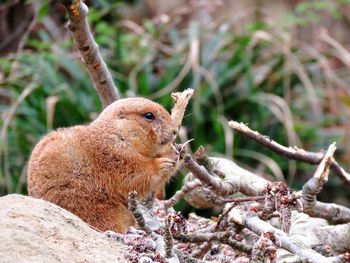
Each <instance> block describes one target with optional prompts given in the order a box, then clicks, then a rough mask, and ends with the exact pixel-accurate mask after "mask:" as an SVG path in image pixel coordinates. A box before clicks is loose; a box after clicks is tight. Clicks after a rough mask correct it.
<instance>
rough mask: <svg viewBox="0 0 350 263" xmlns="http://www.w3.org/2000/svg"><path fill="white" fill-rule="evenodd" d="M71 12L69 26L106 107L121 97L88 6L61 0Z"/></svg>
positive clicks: (79, 1) (77, 1)
mask: <svg viewBox="0 0 350 263" xmlns="http://www.w3.org/2000/svg"><path fill="white" fill-rule="evenodd" d="M61 3H62V4H63V5H64V6H65V8H66V10H67V13H68V14H69V25H68V28H69V30H70V31H71V32H72V35H73V39H74V42H75V44H76V46H77V48H78V49H79V51H80V54H81V55H82V57H83V62H84V63H85V65H86V67H87V69H88V71H89V74H90V77H91V79H92V81H93V83H94V87H95V89H96V90H97V93H98V95H99V96H100V99H101V101H102V103H103V106H104V107H106V106H108V105H109V104H111V103H112V102H114V101H116V100H118V99H119V98H120V96H119V92H118V89H117V88H116V86H115V85H114V82H113V79H112V76H111V73H110V72H109V70H108V68H107V66H106V63H105V62H104V60H103V58H102V56H101V54H100V52H99V50H98V45H97V43H96V42H95V40H94V38H93V36H92V34H91V31H90V27H89V24H88V22H87V19H86V17H87V14H88V11H89V10H88V7H87V6H86V5H85V4H84V3H83V2H82V1H81V0H61Z"/></svg>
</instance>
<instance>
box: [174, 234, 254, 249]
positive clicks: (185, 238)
mask: <svg viewBox="0 0 350 263" xmlns="http://www.w3.org/2000/svg"><path fill="white" fill-rule="evenodd" d="M229 236H230V232H228V231H223V232H215V233H186V234H183V233H177V234H175V235H174V236H173V237H174V238H175V239H177V240H179V241H180V242H185V243H188V242H189V243H202V242H205V241H207V242H210V241H213V240H217V241H220V242H221V243H223V244H226V245H229V246H231V247H233V248H235V249H238V250H240V251H243V252H245V253H248V254H250V253H251V251H252V247H251V246H249V245H246V244H244V243H242V242H238V241H236V240H233V239H230V238H229Z"/></svg>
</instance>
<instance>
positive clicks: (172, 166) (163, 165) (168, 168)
mask: <svg viewBox="0 0 350 263" xmlns="http://www.w3.org/2000/svg"><path fill="white" fill-rule="evenodd" d="M155 161H156V163H157V165H158V168H159V171H160V174H161V175H162V176H170V175H172V174H173V173H175V171H176V168H177V165H176V164H177V163H176V161H175V160H172V159H169V158H166V157H160V158H156V159H155Z"/></svg>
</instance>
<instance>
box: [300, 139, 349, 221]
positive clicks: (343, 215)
mask: <svg viewBox="0 0 350 263" xmlns="http://www.w3.org/2000/svg"><path fill="white" fill-rule="evenodd" d="M335 150H336V147H335V143H333V144H331V145H330V146H329V148H328V150H327V152H326V154H325V155H324V158H323V159H322V161H321V163H320V164H319V166H318V167H317V169H316V172H315V174H314V176H313V177H312V178H311V179H310V180H309V181H307V182H306V183H305V184H304V187H303V190H302V195H301V201H302V204H303V209H304V213H307V214H309V215H310V216H314V217H320V218H324V219H327V220H329V221H332V222H335V223H347V222H350V209H349V208H347V207H344V206H341V205H337V204H326V203H322V202H319V201H317V199H316V197H317V195H318V194H319V193H320V192H321V191H322V188H323V184H324V183H325V182H326V181H327V180H328V174H329V168H330V166H331V164H332V160H333V154H334V152H335Z"/></svg>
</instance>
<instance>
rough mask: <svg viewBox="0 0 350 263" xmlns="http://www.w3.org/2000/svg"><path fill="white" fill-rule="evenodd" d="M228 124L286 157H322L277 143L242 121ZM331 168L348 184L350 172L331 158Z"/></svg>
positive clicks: (306, 159)
mask: <svg viewBox="0 0 350 263" xmlns="http://www.w3.org/2000/svg"><path fill="white" fill-rule="evenodd" d="M228 124H229V126H230V127H231V128H233V129H234V130H235V131H237V132H239V133H240V134H242V135H244V136H246V137H248V138H249V139H252V140H254V141H256V142H257V143H259V144H261V145H264V146H265V147H266V148H268V149H270V150H271V151H273V152H275V153H277V154H279V155H282V156H285V157H287V158H288V159H292V160H297V161H302V162H306V163H310V164H319V163H320V162H321V161H322V159H323V157H324V153H323V152H318V153H314V152H307V151H304V150H303V149H299V148H297V147H294V148H291V147H285V146H283V145H280V144H279V143H277V142H275V141H273V140H271V139H270V138H269V137H267V136H264V135H262V134H260V133H258V132H257V131H253V130H251V129H250V128H249V127H248V126H247V125H245V124H243V123H238V122H236V121H230V122H229V123H228ZM331 169H332V171H333V172H334V173H336V174H337V175H338V176H339V177H340V179H341V180H342V181H343V182H344V183H346V184H348V185H350V174H349V173H347V172H346V171H345V170H344V169H343V168H342V167H341V166H340V165H339V164H338V163H337V162H336V161H335V160H334V159H333V158H332V165H331Z"/></svg>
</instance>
